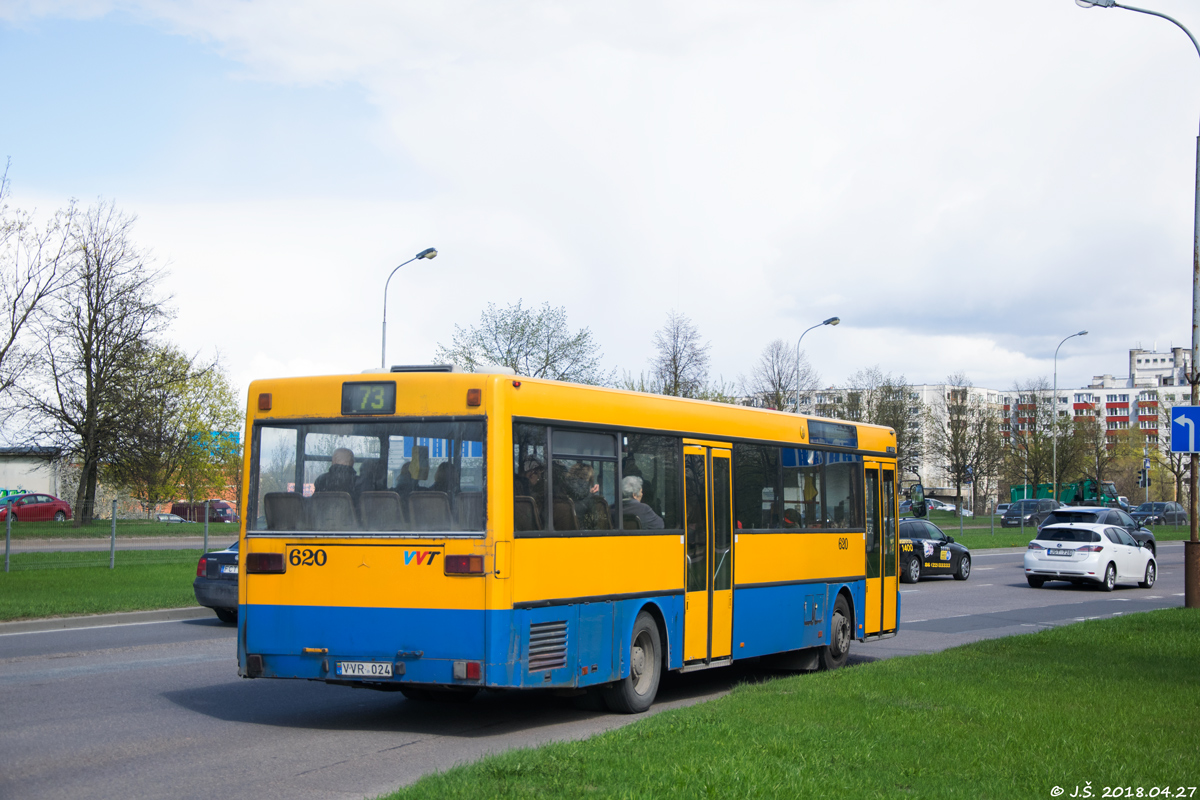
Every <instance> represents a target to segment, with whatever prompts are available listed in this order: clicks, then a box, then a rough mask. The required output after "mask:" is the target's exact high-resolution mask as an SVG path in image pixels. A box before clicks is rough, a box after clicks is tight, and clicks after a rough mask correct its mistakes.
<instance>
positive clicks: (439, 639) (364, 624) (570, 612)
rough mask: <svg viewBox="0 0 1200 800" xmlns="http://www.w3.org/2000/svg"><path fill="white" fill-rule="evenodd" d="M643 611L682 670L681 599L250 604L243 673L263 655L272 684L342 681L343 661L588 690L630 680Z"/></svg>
mask: <svg viewBox="0 0 1200 800" xmlns="http://www.w3.org/2000/svg"><path fill="white" fill-rule="evenodd" d="M644 608H645V609H648V610H650V612H651V613H652V614H654V615H655V616H656V617H657V618H658V620H659V622H660V625H661V626H662V627H663V628H665V630H666V632H667V635H666V637H665V641H664V642H663V646H664V647H665V648H666V649H667V657H668V661H669V664H670V667H671V668H676V667H679V666H682V663H683V661H682V653H683V638H682V631H683V597H682V595H680V596H666V597H654V598H638V599H636V600H622V601H614V602H607V603H583V604H576V605H562V606H550V607H545V608H525V609H514V610H511V611H489V612H484V611H451V610H437V609H410V608H395V609H388V608H340V607H329V606H267V605H251V606H242V607H241V610H240V614H239V624H240V625H241V626H242V635H241V636H239V642H242V641H244V642H245V648H244V650H242V652H241V653H240V654H239V656H240V661H241V663H242V664H243V666H245V664H246V659H245V654H246V653H252V654H255V655H258V656H260V657H261V659H262V677H268V678H271V677H274V678H309V679H316V680H339V679H342V678H344V677H345V676H339V675H338V674H337V665H338V663H339V662H346V661H360V662H392V663H393V665H394V667H393V677H392V678H391V679H390V680H391V681H395V682H408V683H424V684H444V685H472V684H474V685H486V686H494V687H512V688H517V687H521V688H536V687H553V688H562V687H580V686H589V685H593V684H598V683H607V682H609V681H614V680H618V679H620V678H622V677H624V676H626V675H628V674H629V663H628V649H629V647H628V644H629V640H630V634H631V632H632V630H633V623H634V619H635V618H636V617H637V614H638V612H639V611H641V610H642V609H644ZM305 648H308V649H309V650H310V652H308V653H305V652H304V650H305ZM239 649H240V648H239ZM455 661H480V662H484V663H483V679H482V680H480V681H472V680H462V679H458V680H456V679H455V678H454V662H455ZM401 669H403V673H401ZM383 680H388V679H383ZM373 682H378V681H374V680H373Z"/></svg>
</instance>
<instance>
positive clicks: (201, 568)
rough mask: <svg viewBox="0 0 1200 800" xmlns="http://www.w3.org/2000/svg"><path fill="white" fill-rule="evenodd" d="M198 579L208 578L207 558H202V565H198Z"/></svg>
mask: <svg viewBox="0 0 1200 800" xmlns="http://www.w3.org/2000/svg"><path fill="white" fill-rule="evenodd" d="M196 577H197V578H205V577H208V559H207V558H201V559H200V563H199V564H197V565H196Z"/></svg>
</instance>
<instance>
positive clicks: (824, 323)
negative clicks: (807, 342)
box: [796, 317, 842, 414]
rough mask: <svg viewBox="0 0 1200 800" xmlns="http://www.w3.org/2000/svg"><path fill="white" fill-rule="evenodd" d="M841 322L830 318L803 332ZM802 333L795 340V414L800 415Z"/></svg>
mask: <svg viewBox="0 0 1200 800" xmlns="http://www.w3.org/2000/svg"><path fill="white" fill-rule="evenodd" d="M841 321H842V318H841V317H830V318H829V319H827V320H825V321H824V322H818V323H817V324H816V325H813V326H812V328H808V329H807V330H805V331H804V333H808V331H811V330H813V328H819V327H821V326H822V325H837V324H838V323H840V322H841ZM804 333H802V334H800V338H799V339H797V340H796V413H797V414H799V413H800V342H803V341H804Z"/></svg>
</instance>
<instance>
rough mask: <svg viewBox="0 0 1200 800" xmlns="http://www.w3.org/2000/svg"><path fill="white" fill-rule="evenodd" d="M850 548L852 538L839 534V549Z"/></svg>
mask: <svg viewBox="0 0 1200 800" xmlns="http://www.w3.org/2000/svg"><path fill="white" fill-rule="evenodd" d="M849 549H850V540H849V539H847V538H846V537H845V536H839V537H838V550H849Z"/></svg>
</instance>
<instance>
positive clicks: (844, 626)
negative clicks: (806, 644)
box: [819, 594, 854, 670]
mask: <svg viewBox="0 0 1200 800" xmlns="http://www.w3.org/2000/svg"><path fill="white" fill-rule="evenodd" d="M853 634H854V628H853V620H852V619H851V617H850V606H849V605H848V604H847V603H846V598H845V597H843V596H842V595H840V594H839V595H838V599H837V602H835V603H834V604H833V616H832V617H830V618H829V644H827V645H826V646H824V647H822V648H821V650H820V654H819V660H820V664H821V669H822V670H827V669H837V668H838V667H840V666H842V665H843V664H845V663H846V658H847V657H848V656H849V655H850V639H851V638H853Z"/></svg>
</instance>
